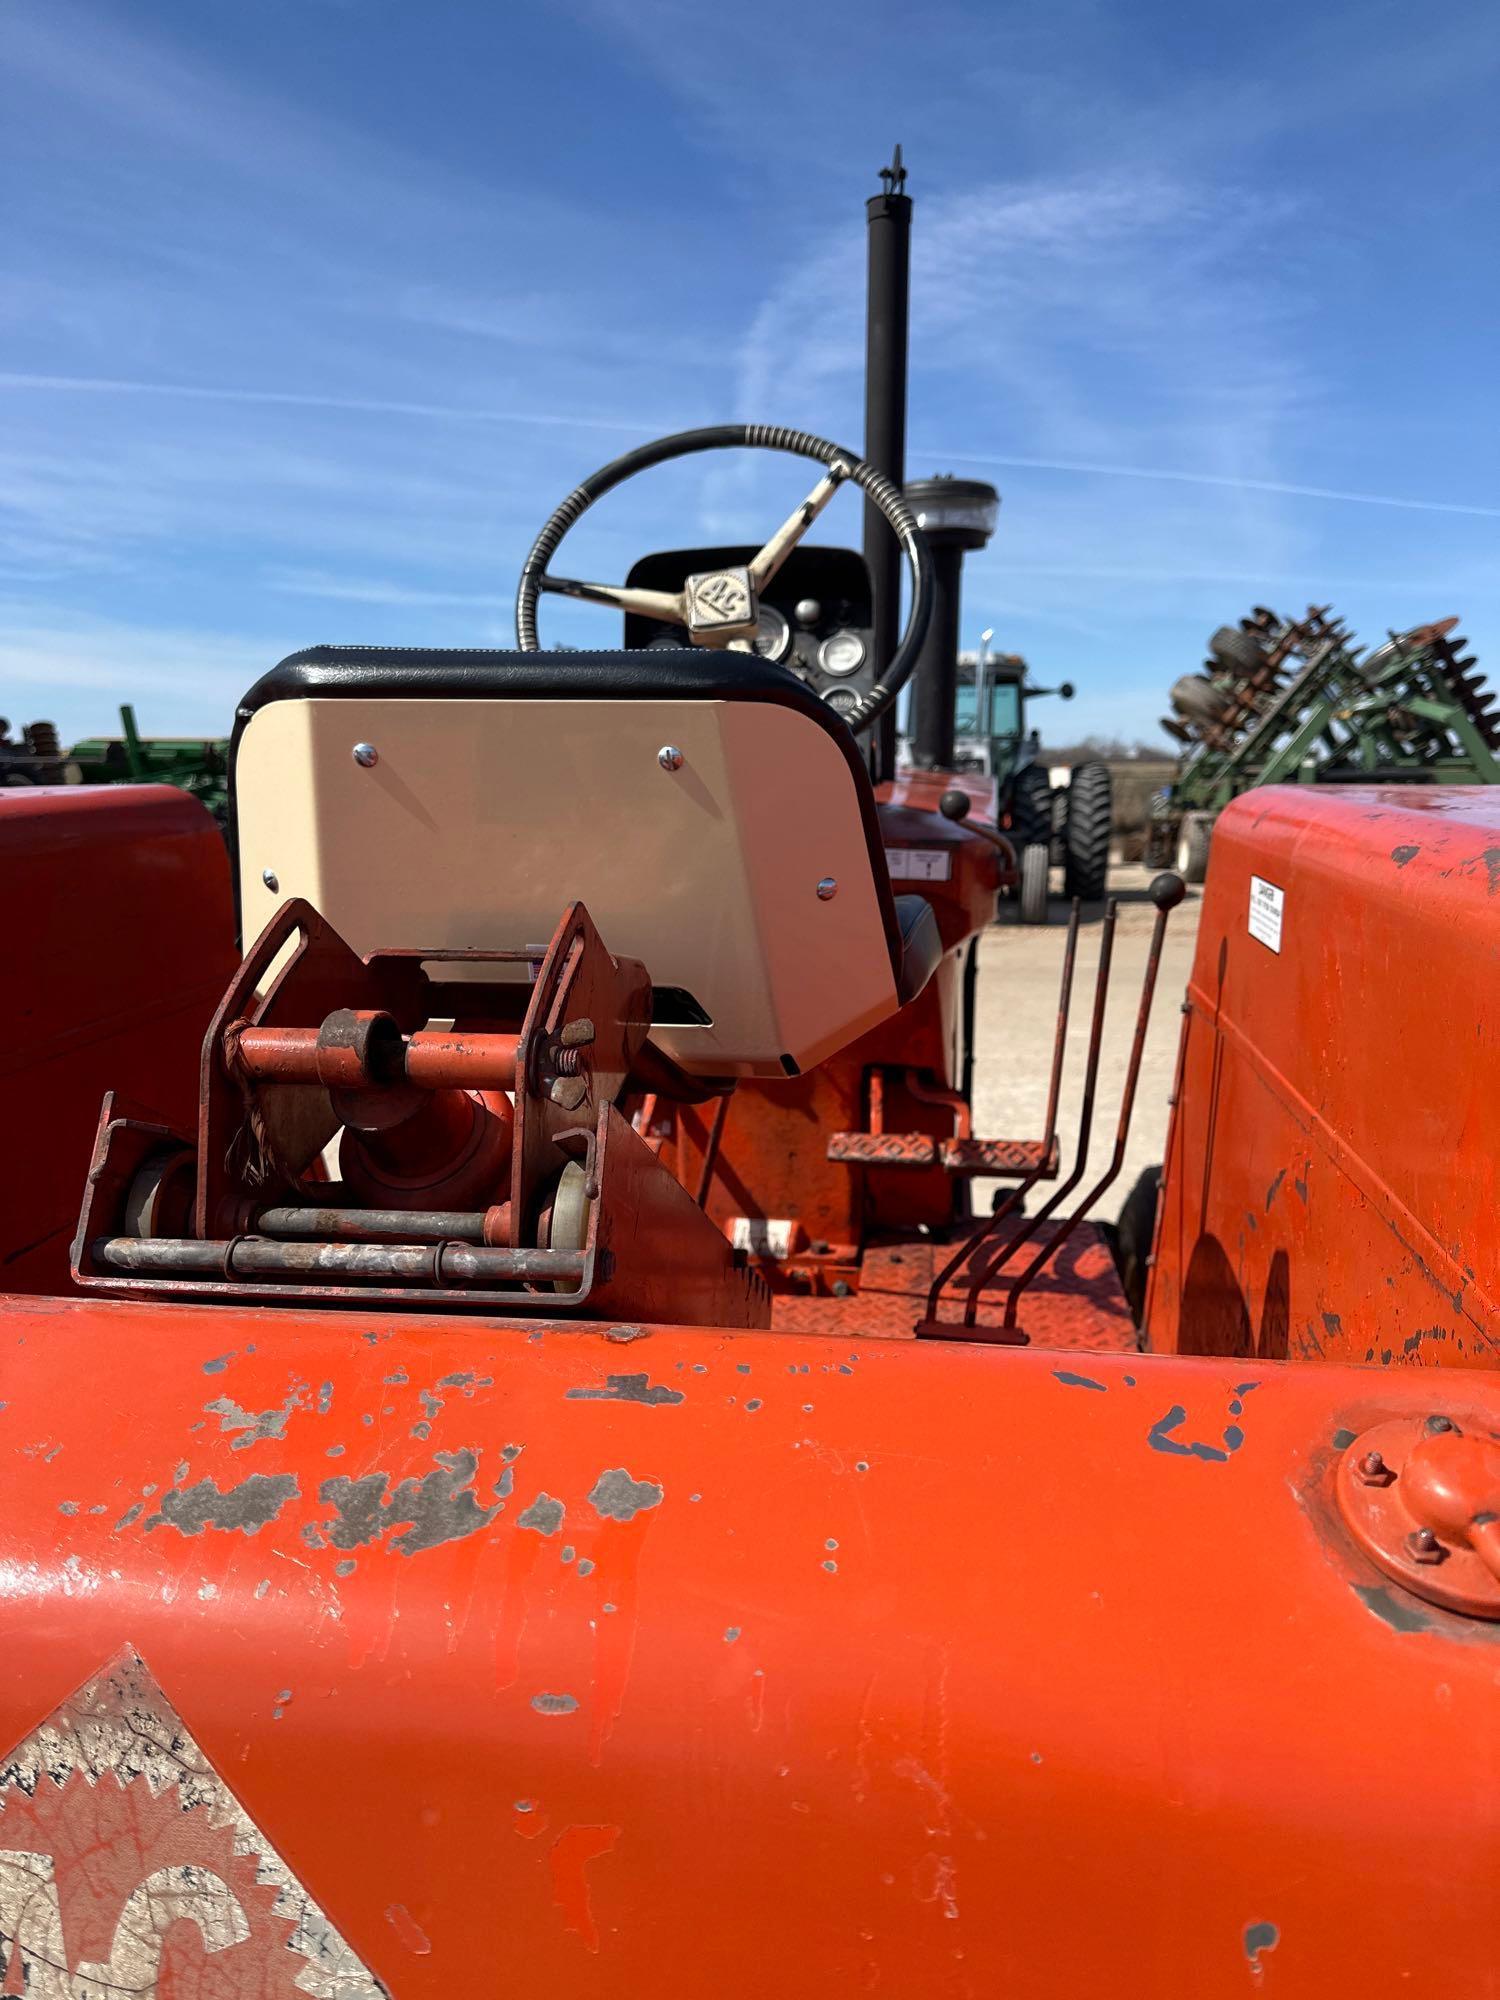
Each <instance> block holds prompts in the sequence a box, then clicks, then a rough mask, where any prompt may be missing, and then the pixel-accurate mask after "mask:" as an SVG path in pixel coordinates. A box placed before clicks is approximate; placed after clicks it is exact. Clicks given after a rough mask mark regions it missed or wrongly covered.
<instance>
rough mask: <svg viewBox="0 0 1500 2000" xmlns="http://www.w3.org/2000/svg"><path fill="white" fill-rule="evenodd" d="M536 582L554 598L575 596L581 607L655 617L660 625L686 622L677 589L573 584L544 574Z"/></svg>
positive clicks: (684, 610)
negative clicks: (604, 608)
mask: <svg viewBox="0 0 1500 2000" xmlns="http://www.w3.org/2000/svg"><path fill="white" fill-rule="evenodd" d="M538 583H539V585H540V587H541V588H542V589H543V590H547V591H551V593H552V595H553V596H554V597H576V598H577V599H578V600H579V601H580V602H581V603H583V604H603V605H606V606H608V607H609V608H611V609H613V610H615V611H633V612H634V613H635V615H636V616H637V617H638V618H658V619H660V620H661V622H662V623H663V624H664V625H683V624H685V623H686V622H687V605H686V604H685V602H684V601H683V593H682V592H681V591H680V590H642V589H640V588H639V587H638V586H637V585H635V584H630V583H577V582H575V581H574V580H573V579H572V578H571V577H567V576H548V575H546V574H543V575H542V576H541V577H539V578H538Z"/></svg>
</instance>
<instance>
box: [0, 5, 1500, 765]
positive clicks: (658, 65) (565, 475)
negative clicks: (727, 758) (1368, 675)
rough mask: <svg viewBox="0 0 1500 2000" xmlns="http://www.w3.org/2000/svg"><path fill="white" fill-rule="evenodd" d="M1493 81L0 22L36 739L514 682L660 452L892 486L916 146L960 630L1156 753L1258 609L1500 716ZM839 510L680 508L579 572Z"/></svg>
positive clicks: (397, 26) (153, 15)
mask: <svg viewBox="0 0 1500 2000" xmlns="http://www.w3.org/2000/svg"><path fill="white" fill-rule="evenodd" d="M1497 70H1500V22H1497V19H1496V16H1495V13H1494V9H1493V6H1492V5H1489V4H1472V5H1471V4H1465V0H1457V4H1451V5H1448V6H1445V7H1442V8H1433V9H1430V10H1429V9H1418V8H1413V7H1411V6H1409V5H1402V6H1398V5H1388V4H1383V3H1382V0H1375V4H1364V5H1348V4H1343V5H1340V4H1338V0H1334V4H1331V5H1325V6H1323V7H1320V8H1308V7H1306V6H1304V5H1296V6H1293V5H1286V4H1281V0H1270V4H1263V5H1259V6H1257V7H1255V8H1248V7H1235V8H1229V7H1225V6H1223V5H1220V4H1217V0H1209V3H1208V4H1207V5H1204V4H1197V5H1193V6H1191V7H1189V6H1187V5H1184V4H1180V0H1178V4H1161V0H1152V4H1132V5H1123V4H1116V5H1113V6H1108V5H1102V4H1096V0H1049V4H1045V5H1039V4H1032V0H1026V4H1016V5H1005V4H1001V5H996V4H970V5H943V4H937V5H927V6H915V5H913V6H907V7H901V8H898V7H896V6H893V5H890V4H889V3H888V0H831V4H826V5H820V4H817V0H802V4H799V5H792V4H789V3H788V0H758V4H757V5H755V6H754V7H753V8H752V7H749V6H744V5H738V4H734V5H719V6H717V7H711V6H706V5H704V4H702V0H697V4H688V0H576V4H570V5H552V6H545V5H544V6H543V7H540V8H523V7H521V6H518V5H499V6H497V5H483V6H481V5H479V4H478V0H471V4H458V0H426V4H422V5H418V4H416V0H190V4H189V0H133V4H129V5H123V4H118V5H107V4H94V5H84V4H78V0H0V190H3V191H0V710H3V712H5V713H6V714H8V715H10V716H11V717H12V719H17V720H19V719H26V718H29V717H31V716H34V715H47V716H51V717H54V718H55V719H56V720H57V721H58V722H59V723H60V724H61V725H62V728H63V731H64V735H65V737H72V736H76V735H81V734H85V733H90V732H93V731H96V730H98V729H100V728H103V727H106V726H107V725H108V724H109V723H110V721H111V718H112V715H113V711H114V708H115V706H116V705H117V704H118V702H119V701H120V700H122V699H129V698H134V700H135V701H136V704H137V708H138V711H139V714H140V719H141V722H142V726H143V727H144V728H146V729H148V730H150V731H155V732H157V733H164V732H170V731H174V730H192V731H213V732H219V731H223V730H226V729H227V727H228V723H229V718H230V714H231V711H232V707H233V703H234V700H235V698H236V697H237V695H238V694H239V693H240V692H241V691H242V689H243V688H244V687H245V686H246V685H248V684H249V682H250V681H251V680H253V679H254V678H255V676H256V675H257V674H258V673H259V672H261V671H262V670H263V669H264V668H265V667H267V666H269V665H271V664H273V663H274V662H275V661H276V660H277V659H278V658H279V657H281V655H283V654H284V653H286V652H288V651H290V650H291V649H293V648H294V647H296V646H298V645H301V644H305V643H308V642H310V641H313V640H319V639H361V640H382V641H390V642H393V643H407V644H409V643H416V642H427V643H433V644H460V643H481V644H500V645H505V644H509V643H510V641H511V632H512V625H511V610H510V607H511V600H512V594H513V590H514V583H515V576H516V571H517V568H518V565H519V562H520V560H521V557H522V555H523V554H524V551H525V549H526V548H527V546H528V545H529V543H530V541H531V538H532V536H533V534H534V533H535V530H536V528H537V526H538V525H539V524H540V522H541V521H542V519H543V518H544V517H545V516H546V514H547V513H548V512H549V511H550V509H551V508H552V506H553V505H554V504H555V502H556V501H557V500H558V499H559V498H560V497H561V496H562V494H563V493H564V492H566V491H567V490H568V488H569V487H571V486H572V485H573V484H574V482H575V481H576V479H577V478H578V477H579V476H580V474H582V473H583V472H585V471H587V470H589V469H590V468H591V467H593V466H594V465H596V464H599V463H602V462H603V461H604V460H606V459H608V458H611V457H613V456H614V455H615V454H616V453H617V452H618V451H620V450H621V449H623V448H624V447H625V446H626V445H628V444H629V443H631V442H632V441H636V440H639V439H642V438H645V437H648V436H651V435H654V434H656V433H658V432H661V431H668V430H673V429H678V428H683V427H686V426H688V425H693V424H699V423H707V422H714V421H719V420H723V419H726V418H746V417H754V418H757V419H763V420H766V421H772V422H780V423H788V424H794V425H799V426H803V427H805V428H808V429H812V430H815V431H820V432H822V433H823V434H825V435H831V436H833V437H835V438H839V439H841V440H842V441H844V442H846V443H848V444H851V445H857V444H858V443H859V442H860V436H861V417H862V408H863V404H862V382H861V371H862V366H863V330H862V315H863V259H864V242H863V206H862V204H863V199H864V197H865V196H866V195H867V194H869V193H871V192H874V190H875V188H876V185H877V182H876V169H877V168H878V167H879V166H880V165H881V164H882V162H883V161H884V160H885V159H886V158H887V157H888V154H889V150H890V146H891V143H892V142H893V141H894V140H897V139H899V140H900V141H901V142H902V143H903V145H904V147H905V150H906V156H907V160H908V163H909V165H910V168H911V172H912V181H911V192H912V193H913V195H914V196H915V198H916V203H917V209H916V223H915V239H914V269H913V320H912V402H911V418H910V440H911V450H910V458H909V468H908V469H909V471H910V473H911V474H912V475H913V476H916V475H918V474H925V473H929V472H931V471H934V470H937V469H951V470H954V471H960V472H965V473H972V474H977V475H979V476H983V477H989V478H991V479H993V480H994V481H995V483H996V484H997V485H998V486H999V487H1000V488H1001V490H1002V493H1003V496H1004V504H1003V508H1002V514H1001V526H1000V529H999V532H998V533H997V535H996V537H995V539H994V541H993V543H992V544H991V546H990V549H989V550H988V551H987V552H986V554H985V555H984V556H982V557H980V558H977V559H972V560H971V564H970V570H969V579H968V588H967V593H966V616H965V630H966V635H967V636H968V638H970V639H971V640H972V639H973V637H974V636H976V635H977V633H978V631H979V629H980V627H981V626H985V625H989V626H993V627H994V629H995V632H996V635H997V643H1000V644H1003V645H1005V646H1006V647H1009V648H1012V649H1014V650H1018V651H1022V652H1024V653H1026V654H1027V656H1028V657H1029V658H1030V659H1031V661H1032V663H1033V667H1034V669H1035V671H1036V672H1037V673H1038V674H1039V675H1043V676H1047V677H1051V676H1055V675H1067V676H1069V677H1070V678H1072V679H1073V680H1074V681H1076V683H1077V684H1078V688H1079V699H1078V701H1077V702H1076V703H1075V705H1074V709H1073V711H1072V713H1071V715H1070V716H1069V717H1068V721H1069V722H1070V723H1071V724H1073V725H1074V726H1076V728H1077V729H1078V730H1080V731H1081V730H1088V729H1092V730H1098V731H1104V732H1116V731H1119V732H1124V733H1127V734H1130V735H1135V734H1138V733H1139V734H1146V735H1149V734H1151V732H1152V726H1153V723H1154V718H1155V717H1156V716H1157V715H1158V714H1159V713H1160V712H1161V709H1162V707H1163V701H1162V696H1163V693H1164V691H1165V689H1166V687H1167V685H1168V684H1169V683H1170V682H1171V681H1172V680H1173V679H1174V678H1175V676H1176V675H1177V674H1178V673H1180V672H1183V671H1185V670H1188V669H1190V668H1192V667H1193V666H1195V665H1196V664H1197V662H1198V660H1199V658H1200V657H1201V648H1202V643H1203V640H1204V638H1205V636H1206V635H1207V633H1208V632H1209V630H1210V629H1211V628H1212V627H1213V626H1214V625H1216V624H1218V623H1221V622H1223V621H1224V620H1226V619H1231V620H1232V619H1233V618H1235V617H1238V616H1239V615H1240V614H1241V613H1242V612H1243V611H1245V610H1248V609H1249V607H1250V606H1251V605H1252V604H1253V603H1256V602H1261V601H1264V602H1269V603H1271V604H1273V605H1276V606H1278V607H1284V608H1289V609H1301V608H1302V607H1303V606H1305V605H1306V604H1307V603H1308V602H1309V601H1310V600H1313V599H1317V600H1323V599H1332V600H1333V601H1334V603H1335V604H1336V605H1337V606H1338V607H1339V609H1340V610H1341V611H1343V612H1344V613H1345V615H1346V616H1347V617H1348V618H1349V619H1350V620H1351V622H1352V623H1353V624H1354V626H1355V627H1356V629H1357V630H1359V631H1360V632H1361V633H1363V634H1364V635H1366V636H1367V637H1368V638H1370V639H1372V640H1373V639H1374V638H1376V637H1378V636H1380V634H1381V633H1382V632H1383V631H1384V630H1385V629H1386V628H1387V627H1388V626H1391V625H1398V626H1404V625H1408V624H1414V623H1417V622H1420V621H1424V620H1427V619H1429V618H1435V617H1442V616H1445V615H1447V614H1449V613H1450V612H1458V613H1460V614H1461V615H1462V618H1463V625H1464V629H1465V630H1466V631H1467V632H1468V633H1469V634H1470V636H1471V638H1472V639H1473V640H1474V642H1475V644H1476V645H1477V646H1478V648H1479V650H1480V654H1481V658H1482V659H1485V660H1487V661H1488V663H1489V664H1490V665H1491V666H1492V667H1493V668H1494V669H1496V670H1497V678H1500V573H1497V565H1496V547H1497V534H1500V473H1497V465H1496V444H1497V435H1496V433H1497V415H1500V376H1497V370H1496V365H1495V340H1494V324H1495V320H1496V317H1497V307H1500V280H1497V272H1496V260H1495V255H1494V233H1495V232H1494V219H1495V215H1496V212H1497V193H1500V189H1497V182H1500V139H1497V126H1496V121H1495V118H1494V111H1493V107H1494V103H1495V90H1496V82H1497ZM806 484H807V481H806V479H805V477H804V475H803V473H802V471H801V470H800V469H799V468H798V467H797V466H796V465H795V464H794V463H793V462H791V461H784V460H770V459H766V458H763V457H762V456H761V455H755V456H754V457H753V458H752V457H749V456H746V455H737V456H735V457H734V458H732V459H731V458H723V459H716V460H711V461H704V460H699V461H697V462H696V463H690V464H687V465H685V466H682V467H678V468H672V469H667V470H663V471H661V472H658V473H655V474H653V475H650V477H649V478H648V479H646V480H644V481H642V482H638V483H637V484H636V485H635V486H633V487H632V488H630V489H628V490H627V492H626V493H625V494H623V495H616V496H612V497H611V499H610V500H609V501H608V502H606V503H604V504H603V505H602V506H601V507H600V508H598V509H596V510H595V513H594V514H593V515H591V516H590V518H589V520H588V521H587V522H586V523H585V524H584V526H583V527H582V528H581V529H580V530H578V531H577V533H576V536H575V538H574V540H575V543H576V547H574V546H570V549H569V554H568V560H567V568H568V571H569V572H570V573H571V574H574V575H579V574H582V575H590V576H597V577H601V578H605V579H615V578H620V577H623V575H624V573H625V571H626V569H627V567H628V566H629V563H630V562H631V560H632V559H633V557H634V556H635V555H636V554H638V553H640V552H642V551H643V550H645V549H647V548H649V547H653V546H662V545H665V544H675V543H678V542H690V541H692V540H694V539H697V538H699V537H700V536H701V537H702V538H704V539H718V538H723V539H738V538H742V537H743V538H746V539H749V538H751V537H753V538H755V539H757V540H759V539H760V538H761V537H762V536H763V534H764V533H765V532H766V531H768V530H769V528H770V527H771V526H772V525H774V524H775V523H776V522H778V521H779V520H780V519H781V518H782V516H783V515H784V513H785V511H786V509H787V507H788V506H789V504H790V503H791V501H792V499H793V498H794V497H795V496H796V495H797V494H798V493H799V492H800V491H801V490H803V489H804V488H805V486H806ZM826 527H827V529H828V538H829V539H844V540H850V541H857V539H858V535H859V522H858V514H857V510H856V507H855V504H854V502H853V500H852V499H851V498H848V497H844V498H841V499H840V500H839V502H837V503H836V506H835V508H834V509H833V510H832V511H831V512H830V514H829V515H828V516H827V517H826ZM546 611H547V613H548V614H550V623H549V624H547V625H546V626H545V627H544V638H546V637H549V636H550V637H553V638H558V639H564V640H570V641H574V642H578V643H609V642H611V641H612V640H613V637H614V633H615V630H616V627H615V623H614V620H613V619H612V617H611V616H610V614H608V613H605V612H602V611H592V610H589V609H587V608H585V607H580V606H573V605H569V606H558V605H556V604H549V605H548V606H547V607H546Z"/></svg>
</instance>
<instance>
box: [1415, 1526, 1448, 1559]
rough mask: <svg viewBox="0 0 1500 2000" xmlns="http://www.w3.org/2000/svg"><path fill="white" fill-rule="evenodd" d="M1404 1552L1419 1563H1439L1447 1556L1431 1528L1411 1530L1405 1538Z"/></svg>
mask: <svg viewBox="0 0 1500 2000" xmlns="http://www.w3.org/2000/svg"><path fill="white" fill-rule="evenodd" d="M1406 1551H1407V1554H1408V1555H1409V1556H1410V1557H1411V1559H1412V1561H1413V1562H1419V1563H1440V1562H1443V1561H1444V1560H1445V1559H1446V1557H1447V1554H1448V1551H1447V1550H1446V1549H1445V1548H1444V1547H1443V1545H1442V1543H1441V1542H1440V1541H1439V1540H1438V1538H1437V1536H1436V1535H1435V1534H1434V1533H1433V1532H1432V1530H1431V1528H1413V1529H1412V1531H1411V1533H1410V1534H1409V1535H1408V1536H1407V1538H1406Z"/></svg>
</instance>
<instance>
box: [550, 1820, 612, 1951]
mask: <svg viewBox="0 0 1500 2000" xmlns="http://www.w3.org/2000/svg"><path fill="white" fill-rule="evenodd" d="M619 1838H620V1829H619V1828H618V1827H617V1826H570V1827H567V1828H565V1829H564V1831H563V1832H562V1833H560V1834H559V1835H558V1836H557V1839H556V1840H555V1841H554V1842H553V1843H552V1855H551V1862H552V1900H553V1902H554V1903H556V1905H557V1907H558V1908H559V1909H560V1910H561V1911H562V1920H563V1928H564V1929H565V1930H569V1931H571V1932H572V1933H573V1934H574V1936H575V1937H578V1938H581V1939H582V1941H583V1945H584V1948H585V1950H587V1951H595V1952H596V1951H598V1949H599V1926H598V1925H597V1924H596V1923H595V1921H594V1908H593V1904H592V1902H591V1901H590V1898H589V1879H588V1866H589V1863H590V1862H591V1861H597V1860H598V1859H599V1857H600V1856H601V1855H603V1854H608V1853H609V1852H610V1851H611V1849H612V1848H613V1847H614V1844H615V1842H616V1841H617V1840H618V1839H619Z"/></svg>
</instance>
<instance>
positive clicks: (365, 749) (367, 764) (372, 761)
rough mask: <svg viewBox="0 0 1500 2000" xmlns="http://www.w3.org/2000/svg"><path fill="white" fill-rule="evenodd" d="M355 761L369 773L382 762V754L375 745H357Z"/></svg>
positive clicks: (355, 747)
mask: <svg viewBox="0 0 1500 2000" xmlns="http://www.w3.org/2000/svg"><path fill="white" fill-rule="evenodd" d="M354 761H355V763H356V764H358V765H359V766H360V768H361V769H362V770H365V771H368V770H370V769H371V768H372V767H373V766H374V765H376V764H378V763H379V762H380V752H379V751H378V750H377V749H376V748H375V745H374V744H373V743H356V744H355V746H354Z"/></svg>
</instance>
